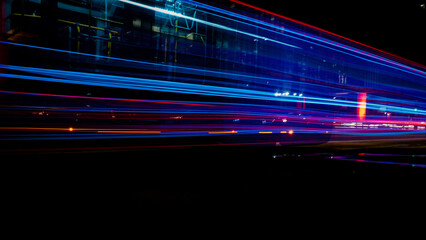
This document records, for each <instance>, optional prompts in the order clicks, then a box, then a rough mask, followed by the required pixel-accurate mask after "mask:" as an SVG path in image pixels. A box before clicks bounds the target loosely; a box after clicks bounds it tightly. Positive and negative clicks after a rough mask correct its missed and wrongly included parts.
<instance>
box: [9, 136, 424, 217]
mask: <svg viewBox="0 0 426 240" xmlns="http://www.w3.org/2000/svg"><path fill="white" fill-rule="evenodd" d="M425 150H426V141H425V140H422V139H420V140H419V139H417V140H410V141H403V140H401V141H376V142H374V141H355V142H354V141H352V142H348V141H347V142H333V141H331V142H329V143H325V144H316V145H291V146H281V147H272V146H271V147H241V146H234V147H220V148H212V147H193V148H191V149H188V148H178V147H176V148H173V149H162V148H158V149H151V150H147V149H138V148H133V149H125V150H123V149H109V150H108V149H95V150H91V151H89V150H87V151H83V150H81V151H69V150H67V149H66V148H65V149H57V150H56V151H46V152H31V151H22V152H3V153H2V155H3V157H2V164H3V167H2V171H3V176H5V183H6V186H7V189H8V190H7V194H6V195H7V198H8V199H10V200H11V205H10V206H12V207H11V208H10V209H12V211H13V212H14V214H13V215H14V216H15V217H16V216H18V217H19V216H24V215H25V216H27V214H30V216H31V217H30V218H33V220H34V221H35V220H36V219H37V218H38V217H39V216H40V215H44V214H48V215H49V216H51V214H53V215H54V216H56V217H58V218H60V219H63V217H64V216H65V218H67V219H68V218H69V219H72V221H74V220H73V219H78V221H83V222H85V221H89V222H90V221H91V220H90V219H91V218H94V217H96V218H99V217H101V218H109V217H111V216H114V218H120V219H123V221H125V222H129V224H136V223H138V222H139V221H151V220H153V219H156V220H158V221H161V220H162V219H163V218H164V217H165V216H170V215H173V216H174V217H173V218H174V219H178V218H179V217H180V216H186V215H188V214H196V215H199V216H210V215H211V214H218V212H221V214H225V215H226V214H229V213H232V212H234V211H240V213H239V216H244V215H245V214H249V215H250V214H251V213H253V212H254V211H255V212H259V211H260V212H268V213H270V214H273V213H275V212H276V211H278V210H279V209H281V210H283V211H285V212H287V213H290V212H291V213H293V214H296V215H298V214H299V213H300V211H304V209H310V210H309V211H311V210H314V209H315V210H320V211H325V209H326V208H328V207H330V206H338V208H339V209H342V211H343V214H356V211H355V210H354V209H359V208H363V207H366V206H377V207H379V208H381V207H380V206H386V207H384V209H387V208H388V206H392V208H393V209H395V207H398V206H399V207H402V209H404V211H409V212H413V211H414V210H415V209H416V208H418V207H420V206H422V205H424V202H425V196H424V194H423V193H424V184H425V183H426V181H425V179H426V168H424V167H425V164H426V156H425V155H426V151H425ZM324 203H325V204H326V205H323V204H324ZM407 204H408V205H407ZM418 204H421V205H418ZM360 206H361V207H360ZM410 206H411V207H410ZM16 214H17V215H16ZM241 214H243V215H241ZM163 220H164V219H163Z"/></svg>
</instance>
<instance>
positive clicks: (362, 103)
mask: <svg viewBox="0 0 426 240" xmlns="http://www.w3.org/2000/svg"><path fill="white" fill-rule="evenodd" d="M366 111H367V93H365V92H362V93H358V119H359V120H360V121H364V120H365V113H366Z"/></svg>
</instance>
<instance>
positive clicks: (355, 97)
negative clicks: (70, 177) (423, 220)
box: [0, 0, 426, 148]
mask: <svg viewBox="0 0 426 240" xmlns="http://www.w3.org/2000/svg"><path fill="white" fill-rule="evenodd" d="M231 1H232V2H234V3H237V4H239V5H241V6H244V7H246V8H247V7H248V8H250V9H252V10H253V9H255V10H257V11H262V13H263V14H266V15H267V16H268V15H272V16H276V17H279V19H278V20H275V21H274V22H273V23H272V22H271V21H270V20H268V18H267V17H265V18H262V17H260V16H253V15H252V13H248V12H243V11H242V10H238V9H227V8H219V7H214V6H210V5H207V4H204V3H199V2H196V1H191V0H182V1H179V4H180V7H182V8H188V9H191V14H185V12H184V11H176V5H173V4H171V3H172V2H173V3H175V4H177V3H176V2H175V1H166V2H164V1H156V2H154V1H145V2H144V3H142V2H135V1H129V0H120V2H121V4H122V5H123V6H119V7H118V8H119V9H120V11H117V13H116V14H117V16H116V17H117V19H126V20H129V21H125V22H124V23H122V24H116V25H113V24H111V25H110V26H107V25H108V24H105V26H107V27H110V28H111V29H110V30H113V31H114V32H117V35H116V36H115V37H113V36H110V35H108V34H105V32H102V31H101V30H97V31H98V32H97V33H93V32H90V31H88V30H87V32H84V30H81V29H80V30H81V31H83V32H79V31H80V30H79V31H77V28H76V25H72V26H71V25H69V24H68V23H66V22H63V21H62V22H60V23H58V24H61V25H60V27H61V29H67V30H68V31H69V32H67V34H60V33H57V35H58V36H56V37H57V41H56V42H55V44H47V43H46V42H48V41H44V42H43V41H42V40H43V36H41V38H40V39H41V40H40V39H38V38H36V39H32V41H21V40H19V38H10V39H7V40H5V41H0V46H1V47H2V49H5V51H4V55H5V56H7V57H6V58H1V59H3V60H1V62H0V96H1V99H2V102H1V103H0V104H1V108H0V114H1V116H2V119H1V127H0V132H1V135H0V141H3V142H8V143H9V142H14V143H16V144H17V145H19V144H20V143H22V142H31V141H34V140H36V141H39V140H46V141H52V140H54V141H57V142H61V141H63V142H66V141H65V140H100V139H103V140H111V139H113V140H114V141H115V140H120V139H131V140H132V141H133V140H141V141H142V142H143V144H140V146H139V147H141V148H150V147H151V148H163V147H164V148H167V147H170V146H175V147H179V146H223V145H230V146H234V145H248V146H252V145H261V146H264V145H272V146H281V145H286V144H295V143H297V144H304V143H322V142H327V141H329V139H330V138H331V137H333V136H344V137H345V139H349V140H357V139H373V138H374V139H377V138H379V139H399V138H400V139H413V138H423V137H424V136H425V134H426V107H425V106H426V104H425V103H426V95H425V92H426V87H425V84H424V82H425V80H426V72H425V67H424V66H422V65H420V64H417V63H413V62H411V61H409V60H406V59H403V58H399V57H397V56H394V55H391V54H388V53H386V52H383V51H381V50H379V49H375V48H372V47H369V46H367V45H365V44H362V43H358V42H356V41H353V40H350V39H347V38H344V37H341V36H339V35H336V34H333V33H330V32H327V31H324V30H322V29H319V28H316V27H313V26H310V25H307V24H304V23H301V22H298V21H295V20H292V19H289V18H286V17H285V16H281V15H278V14H275V13H273V12H269V11H265V10H263V9H260V8H257V7H255V6H252V5H249V4H246V3H244V2H241V1H238V0H231ZM167 2H169V3H170V4H168V3H167ZM35 5H37V4H35ZM21 10H22V11H29V10H25V9H21ZM32 10H34V9H32ZM194 11H196V14H195V12H194ZM22 14H26V15H29V14H30V12H22V13H21V15H19V17H20V19H13V18H12V19H11V21H12V23H13V24H15V22H16V23H21V22H24V23H25V22H26V21H23V18H24V17H25V16H26V15H22ZM14 16H15V17H17V16H18V15H14ZM76 18H78V17H76ZM81 19H87V18H81ZM182 19H183V20H188V21H190V22H192V23H191V24H188V25H187V26H186V27H185V28H179V27H177V24H176V22H177V21H179V20H182ZM18 20H19V21H18ZM29 21H34V20H29ZM30 23H31V24H32V25H31V26H33V25H34V26H37V27H38V28H40V29H41V28H42V27H43V26H42V25H41V24H40V23H39V22H30ZM13 24H12V25H13ZM34 28H36V27H34ZM98 28H100V27H98ZM23 29H24V28H23ZM319 32H321V34H318V33H319ZM24 35H25V34H24ZM27 35H28V36H35V34H33V35H31V34H27ZM27 35H25V36H27ZM105 36H108V37H105ZM112 148H114V147H112Z"/></svg>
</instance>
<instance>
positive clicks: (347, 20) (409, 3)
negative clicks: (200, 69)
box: [242, 0, 426, 65]
mask: <svg viewBox="0 0 426 240" xmlns="http://www.w3.org/2000/svg"><path fill="white" fill-rule="evenodd" d="M242 1H243V2H246V3H249V4H252V5H255V6H258V7H261V8H264V9H267V10H269V11H272V12H275V13H278V14H282V15H284V16H287V17H290V18H293V19H296V20H299V21H302V22H305V23H308V24H311V25H314V26H316V27H319V28H322V29H325V30H328V31H331V32H333V33H336V34H339V35H342V36H344V37H347V38H350V39H353V40H355V41H358V42H361V43H364V44H367V45H370V46H372V47H375V48H378V49H381V50H384V51H386V52H390V53H393V54H396V55H399V56H401V57H403V58H407V59H409V60H412V61H415V62H418V63H421V64H423V65H426V9H425V7H422V6H421V4H426V0H394V1H381V0H379V1H377V0H369V1H366V0H345V1H336V0H324V1H321V0H316V1H306V0H291V1H290V0H281V1H277V0H261V1H259V0H242Z"/></svg>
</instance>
